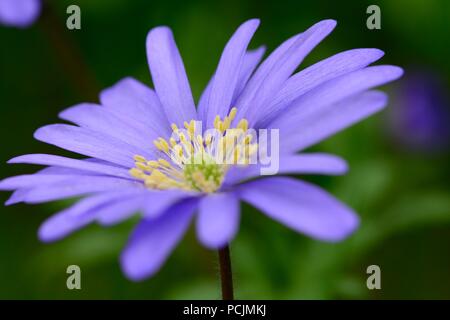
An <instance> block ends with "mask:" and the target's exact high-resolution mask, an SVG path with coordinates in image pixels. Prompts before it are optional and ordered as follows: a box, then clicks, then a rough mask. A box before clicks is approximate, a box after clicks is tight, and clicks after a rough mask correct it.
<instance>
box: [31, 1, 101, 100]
mask: <svg viewBox="0 0 450 320" xmlns="http://www.w3.org/2000/svg"><path fill="white" fill-rule="evenodd" d="M50 2H51V1H43V8H42V15H41V18H40V27H41V28H42V30H43V31H44V34H45V35H46V36H47V38H48V41H49V44H50V45H51V47H52V49H53V51H54V52H55V55H54V56H55V59H56V61H57V63H59V65H60V67H61V69H62V70H64V72H65V74H66V75H67V76H68V77H69V80H70V81H71V82H72V85H73V86H74V88H75V89H76V90H77V92H78V93H79V94H80V95H81V96H82V97H83V98H84V99H88V100H92V101H95V100H96V99H97V93H98V84H97V82H96V79H95V77H94V76H93V74H92V73H91V71H90V70H89V68H88V66H87V64H86V61H85V60H84V59H83V55H82V53H81V51H80V48H79V47H78V46H77V44H76V42H75V41H73V34H72V33H74V31H71V30H68V29H67V28H66V24H65V21H64V20H63V19H61V18H60V17H59V16H58V15H57V14H56V13H55V10H54V8H53V6H52V3H50Z"/></svg>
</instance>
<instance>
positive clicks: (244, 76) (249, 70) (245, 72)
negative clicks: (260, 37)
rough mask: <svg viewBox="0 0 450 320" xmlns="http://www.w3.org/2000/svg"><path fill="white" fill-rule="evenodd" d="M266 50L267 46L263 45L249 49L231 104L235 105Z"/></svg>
mask: <svg viewBox="0 0 450 320" xmlns="http://www.w3.org/2000/svg"><path fill="white" fill-rule="evenodd" d="M265 52H266V47H264V46H262V47H259V48H257V49H255V50H249V51H247V53H246V54H245V56H244V61H243V62H242V67H241V70H240V73H239V79H238V82H237V84H236V89H235V90H234V95H233V100H232V101H231V105H232V106H234V104H235V103H236V100H237V99H238V97H239V96H240V95H241V93H242V91H243V90H244V88H245V86H246V84H247V82H248V80H249V79H250V77H251V75H252V74H253V71H255V69H256V67H257V66H258V64H259V63H260V62H261V59H262V58H263V56H264V53H265Z"/></svg>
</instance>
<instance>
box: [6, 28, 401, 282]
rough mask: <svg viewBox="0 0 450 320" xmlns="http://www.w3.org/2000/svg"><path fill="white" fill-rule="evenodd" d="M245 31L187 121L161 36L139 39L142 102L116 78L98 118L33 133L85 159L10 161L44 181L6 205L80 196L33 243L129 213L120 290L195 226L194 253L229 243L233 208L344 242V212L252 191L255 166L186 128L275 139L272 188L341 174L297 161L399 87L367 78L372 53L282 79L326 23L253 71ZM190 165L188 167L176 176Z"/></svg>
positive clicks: (332, 159) (310, 157) (313, 191)
mask: <svg viewBox="0 0 450 320" xmlns="http://www.w3.org/2000/svg"><path fill="white" fill-rule="evenodd" d="M258 25H259V20H255V19H254V20H249V21H247V22H245V23H244V24H242V25H241V26H240V27H239V28H238V29H237V31H236V32H235V33H234V34H233V36H232V37H231V39H230V40H229V41H228V43H227V44H226V46H225V48H224V51H223V53H222V56H221V58H220V61H219V64H218V67H217V69H216V71H215V73H214V75H213V77H212V78H211V80H210V82H209V84H208V85H207V87H206V89H205V91H204V92H203V94H202V96H201V98H200V101H199V104H198V107H197V108H196V107H195V104H194V100H193V98H192V94H191V89H190V85H189V82H188V79H187V76H186V73H185V69H184V65H183V62H182V59H181V56H180V54H179V52H178V49H177V46H176V44H175V41H174V38H173V35H172V32H171V31H170V29H169V28H167V27H157V28H155V29H152V30H151V31H150V32H149V34H148V37H147V57H148V62H149V66H150V71H151V74H152V78H153V83H154V85H155V91H153V90H152V89H150V88H148V87H147V86H145V85H144V84H142V83H140V82H138V81H137V80H135V79H132V78H125V79H123V80H121V81H119V82H118V83H117V84H115V85H114V86H112V87H111V88H108V89H106V90H104V91H103V92H101V94H100V101H101V105H95V104H90V103H83V104H80V105H77V106H74V107H71V108H69V109H67V110H65V111H63V112H62V113H61V114H60V117H61V118H62V119H64V120H67V121H70V122H73V123H74V124H75V125H67V124H54V125H49V126H45V127H43V128H40V129H39V130H37V132H36V133H35V138H36V139H38V140H40V141H43V142H45V143H48V144H52V145H56V146H58V147H60V148H63V149H66V150H69V151H72V152H75V153H79V154H81V155H84V156H87V157H89V158H87V159H82V160H78V159H71V158H66V157H61V156H55V155H46V154H31V155H24V156H20V157H17V158H14V159H12V160H10V161H9V163H28V164H38V165H46V166H49V167H47V168H46V169H44V170H42V171H40V172H38V173H36V174H32V175H23V176H17V177H12V178H8V179H5V180H3V181H2V182H0V188H1V189H3V190H15V192H14V194H13V195H12V197H11V198H10V199H9V200H8V201H7V204H13V203H18V202H25V203H43V202H47V201H53V200H58V199H63V198H67V197H76V196H87V197H86V198H84V199H82V200H80V201H79V202H78V203H76V204H75V205H74V206H73V207H71V208H69V209H66V210H64V211H63V212H60V213H58V214H56V215H55V216H53V217H51V218H50V219H49V220H47V221H46V222H45V223H44V224H43V225H42V227H41V228H40V230H39V237H40V239H41V240H42V241H46V242H49V241H55V240H58V239H61V238H63V237H65V236H67V235H68V234H70V233H71V232H73V231H75V230H77V229H79V228H82V227H84V226H86V225H87V224H90V223H92V222H97V223H100V224H102V225H112V224H115V223H118V222H120V221H122V220H124V219H126V218H128V217H130V216H131V215H132V214H134V213H135V212H141V213H142V221H141V222H140V224H139V225H138V226H137V228H136V230H135V231H134V232H133V234H132V235H131V238H130V241H129V243H128V245H127V247H126V248H125V250H124V252H123V254H122V256H121V265H122V267H123V270H124V272H125V274H126V275H127V276H128V277H129V278H130V279H133V280H140V279H143V278H146V277H148V276H151V275H153V274H154V273H155V272H157V271H158V270H159V268H160V267H161V266H162V264H163V263H164V261H165V260H166V258H167V257H168V255H169V254H170V252H171V251H172V249H173V248H174V247H175V245H176V244H177V243H178V241H180V239H181V237H182V236H183V234H184V233H185V231H186V229H187V228H188V226H189V224H190V222H191V220H192V218H193V216H194V213H195V212H198V214H197V218H196V222H197V223H196V227H197V234H198V237H199V240H200V242H201V243H202V244H203V245H205V246H206V247H208V248H221V247H224V246H225V245H227V244H228V243H230V241H231V240H232V239H233V238H234V236H235V234H236V232H237V230H238V226H239V216H240V209H239V202H240V201H241V200H243V201H246V202H248V203H250V204H252V205H253V206H255V207H256V208H258V209H260V210H261V211H262V212H264V213H265V214H266V215H268V216H270V217H271V218H273V219H274V220H277V221H279V222H281V223H283V224H285V225H286V226H288V227H290V228H292V229H294V230H296V231H298V232H300V233H304V234H306V235H308V236H311V237H313V238H316V239H320V240H323V241H332V242H334V241H340V240H342V239H344V238H345V237H347V236H348V235H349V234H351V233H352V232H353V231H354V230H355V229H356V228H357V226H358V217H357V215H356V214H355V213H354V212H353V211H352V210H351V209H350V208H348V207H347V206H345V205H344V204H342V203H340V202H339V201H338V200H336V199H335V198H333V197H332V196H331V195H329V194H328V193H327V192H326V191H324V190H322V189H320V188H319V187H316V186H314V185H312V184H310V183H307V182H302V181H299V180H297V179H293V178H288V177H269V178H261V179H257V178H260V174H259V168H260V167H259V165H249V166H245V167H244V168H243V167H242V166H236V165H229V166H224V165H222V164H217V163H216V162H215V161H214V159H213V158H211V157H209V151H208V150H209V149H208V148H209V146H210V143H211V140H210V139H209V138H208V137H207V136H203V137H202V136H196V135H193V134H192V135H191V134H190V132H191V131H190V130H191V129H192V126H193V125H192V124H193V123H194V122H193V121H191V120H200V121H202V123H203V124H205V125H206V127H207V128H213V127H214V128H217V129H219V130H221V132H222V134H221V135H220V136H219V137H217V139H218V141H222V140H223V139H225V138H226V137H227V134H228V131H225V129H227V128H234V127H237V128H241V129H243V130H244V132H247V131H245V130H246V129H247V128H255V129H260V128H266V129H280V167H279V173H280V174H325V175H339V174H344V173H345V172H346V170H347V165H346V162H345V161H344V160H343V159H340V158H338V157H336V156H333V155H328V154H319V153H309V154H308V153H306V154H296V152H297V151H299V150H303V149H305V148H307V147H309V146H311V145H313V144H315V143H318V142H320V141H322V140H323V139H325V138H327V137H329V136H331V135H333V134H335V133H337V132H339V131H340V130H342V129H344V128H346V127H348V126H350V125H352V124H354V123H356V122H359V121H361V120H362V119H364V118H366V117H368V116H370V115H371V114H373V113H375V112H377V111H379V110H381V109H382V108H383V107H384V106H385V105H386V102H387V97H386V95H385V94H384V93H382V92H379V91H369V89H372V88H373V87H376V86H379V85H382V84H385V83H387V82H390V81H393V80H395V79H397V78H399V77H400V76H401V74H402V70H401V69H400V68H398V67H395V66H387V65H384V66H372V67H368V65H370V64H371V63H373V62H374V61H377V60H378V59H380V58H381V57H382V56H383V52H382V51H380V50H378V49H355V50H349V51H345V52H342V53H339V54H336V55H334V56H332V57H330V58H328V59H325V60H323V61H320V62H318V63H316V64H314V65H312V66H310V67H308V68H306V69H304V70H302V71H300V72H298V73H295V74H293V72H294V71H295V70H296V68H297V67H298V65H299V64H300V63H301V62H302V60H303V59H304V58H305V57H306V56H307V54H308V53H309V52H310V51H311V50H313V48H314V47H315V46H316V45H318V44H319V43H320V42H321V41H322V40H323V39H324V38H325V37H326V36H327V35H328V34H329V33H330V32H331V31H332V30H333V29H334V27H335V25H336V22H335V21H333V20H324V21H321V22H319V23H317V24H315V25H313V26H312V27H311V28H309V29H308V30H306V31H305V32H303V33H300V34H297V35H295V36H293V37H291V38H290V39H288V40H287V41H285V42H283V43H282V44H281V45H280V46H279V47H278V48H277V49H276V50H275V51H274V52H272V54H270V55H269V56H268V57H267V58H266V59H265V60H264V62H262V63H261V64H260V65H259V66H258V64H259V62H260V61H261V59H262V56H263V54H264V48H259V49H256V50H252V51H247V46H248V44H249V42H250V40H251V38H252V36H253V34H254V32H255V31H256V29H257V27H258ZM232 107H233V108H232ZM171 124H172V125H171ZM183 125H184V126H185V127H186V129H187V132H188V133H189V134H188V135H184V136H183V138H181V136H180V141H175V140H172V139H169V137H170V136H171V132H172V131H173V132H174V133H179V130H180V129H179V127H183ZM159 137H160V138H159ZM244 138H245V139H243V141H245V143H246V144H250V145H251V146H254V144H251V140H250V139H249V140H247V136H245V135H244ZM221 139H222V140H221ZM152 140H153V141H155V143H154V144H152V143H151V141H152ZM186 145H187V147H186ZM218 145H219V146H220V145H221V144H218ZM184 147H185V148H186V149H183V148H184ZM188 147H189V148H190V149H189V150H194V153H191V151H189V152H187V151H186V150H187V148H188ZM256 147H258V146H257V145H256ZM205 150H207V151H205ZM200 151H203V152H204V153H200ZM234 151H236V149H235V150H234ZM199 154H202V158H201V159H202V161H201V163H200V164H195V165H192V164H189V161H188V160H189V159H192V158H193V157H196V156H198V155H199ZM232 154H235V153H234V152H233V153H232ZM238 155H239V153H238ZM241 156H242V154H241ZM130 169H131V170H130ZM250 179H253V180H251V181H248V180H250Z"/></svg>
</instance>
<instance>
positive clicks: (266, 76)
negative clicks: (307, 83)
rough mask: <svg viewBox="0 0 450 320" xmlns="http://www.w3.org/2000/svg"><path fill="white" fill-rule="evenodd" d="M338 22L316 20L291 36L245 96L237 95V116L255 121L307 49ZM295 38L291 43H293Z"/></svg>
mask: <svg viewBox="0 0 450 320" xmlns="http://www.w3.org/2000/svg"><path fill="white" fill-rule="evenodd" d="M335 26H336V22H335V21H334V20H324V21H321V22H319V23H316V24H315V25H313V26H312V27H311V28H309V29H308V30H306V31H305V32H303V33H302V34H300V35H298V36H296V37H294V38H291V39H289V40H288V41H287V42H285V43H283V44H282V46H281V47H280V48H279V49H277V50H276V51H275V52H274V53H273V54H271V55H270V56H269V57H268V58H267V60H266V61H265V62H264V63H263V64H262V65H261V66H260V67H259V68H258V70H257V71H256V73H255V75H254V76H253V77H252V78H251V79H250V81H249V84H248V85H247V87H246V89H245V90H244V92H243V94H242V96H241V97H240V98H239V99H238V101H237V103H236V106H237V108H238V114H237V118H238V119H240V118H246V119H247V120H248V121H249V123H250V125H253V124H254V121H255V118H256V115H257V113H258V112H259V110H260V108H261V107H262V106H263V105H264V104H265V103H268V101H269V100H270V99H272V98H273V96H274V95H275V94H276V93H277V92H278V91H279V90H280V89H281V87H282V85H283V83H284V82H285V81H286V80H287V79H288V78H289V77H290V75H291V74H292V73H293V72H294V71H295V69H296V68H297V67H298V65H299V64H300V63H301V62H302V61H303V59H304V58H305V57H306V56H307V55H308V53H309V52H310V51H311V50H312V49H313V48H314V47H315V46H316V45H317V44H319V43H320V42H321V41H322V40H323V39H324V38H325V37H326V36H327V35H328V34H329V33H330V32H331V31H332V30H333V29H334V27H335ZM291 42H292V44H291Z"/></svg>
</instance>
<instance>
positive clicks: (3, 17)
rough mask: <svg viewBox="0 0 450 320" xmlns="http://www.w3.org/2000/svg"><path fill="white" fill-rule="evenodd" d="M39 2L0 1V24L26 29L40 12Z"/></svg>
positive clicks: (30, 0) (35, 0)
mask: <svg viewBox="0 0 450 320" xmlns="http://www.w3.org/2000/svg"><path fill="white" fill-rule="evenodd" d="M41 6H42V3H41V0H0V24H4V25H6V26H12V27H18V28H26V27H29V26H30V25H31V24H33V23H34V22H35V21H36V20H37V18H38V17H39V14H40V12H41Z"/></svg>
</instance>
